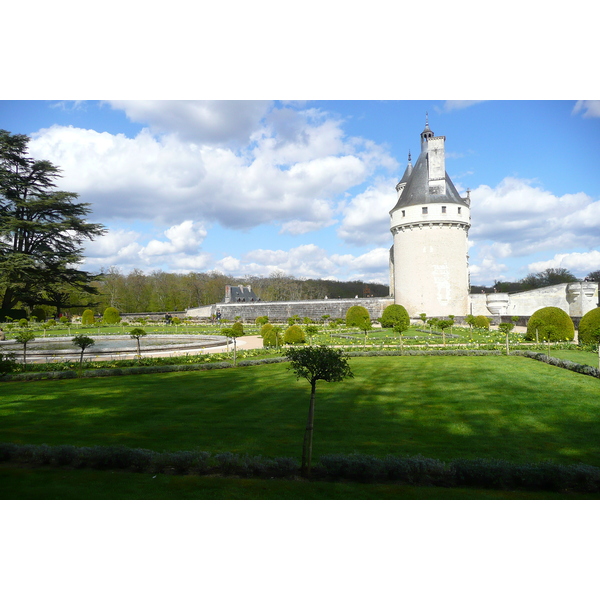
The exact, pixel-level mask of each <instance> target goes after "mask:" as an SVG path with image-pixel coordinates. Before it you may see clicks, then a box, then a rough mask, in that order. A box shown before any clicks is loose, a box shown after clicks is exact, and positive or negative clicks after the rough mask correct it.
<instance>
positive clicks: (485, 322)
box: [473, 315, 490, 329]
mask: <svg viewBox="0 0 600 600" xmlns="http://www.w3.org/2000/svg"><path fill="white" fill-rule="evenodd" d="M473 327H477V328H478V329H489V328H490V320H489V319H488V318H487V317H486V316H484V315H477V316H476V317H475V319H474V320H473Z"/></svg>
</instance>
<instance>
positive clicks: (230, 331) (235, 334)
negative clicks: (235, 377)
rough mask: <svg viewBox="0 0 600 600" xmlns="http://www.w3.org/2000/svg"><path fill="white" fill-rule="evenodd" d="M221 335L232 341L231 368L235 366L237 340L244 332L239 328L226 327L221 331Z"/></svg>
mask: <svg viewBox="0 0 600 600" xmlns="http://www.w3.org/2000/svg"><path fill="white" fill-rule="evenodd" d="M221 333H222V334H223V335H225V336H227V337H228V338H230V339H232V340H233V366H234V367H236V366H237V342H236V340H237V338H239V337H241V336H243V335H244V330H243V329H240V328H239V327H235V326H234V327H226V328H225V329H221Z"/></svg>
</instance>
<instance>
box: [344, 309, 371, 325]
mask: <svg viewBox="0 0 600 600" xmlns="http://www.w3.org/2000/svg"><path fill="white" fill-rule="evenodd" d="M370 318H371V315H370V314H369V311H368V310H367V309H366V308H365V307H364V306H351V307H350V308H349V309H348V312H347V313H346V325H347V326H348V327H358V326H359V325H362V324H363V323H364V322H365V319H370Z"/></svg>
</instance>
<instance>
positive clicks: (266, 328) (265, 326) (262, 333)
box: [260, 323, 273, 338]
mask: <svg viewBox="0 0 600 600" xmlns="http://www.w3.org/2000/svg"><path fill="white" fill-rule="evenodd" d="M271 329H273V325H271V323H264V324H263V326H262V327H261V328H260V336H261V337H262V338H264V337H265V335H266V333H267V332H268V331H270V330H271Z"/></svg>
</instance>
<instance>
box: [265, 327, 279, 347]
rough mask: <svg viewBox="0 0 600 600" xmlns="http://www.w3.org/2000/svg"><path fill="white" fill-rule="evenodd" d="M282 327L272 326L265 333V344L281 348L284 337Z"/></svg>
mask: <svg viewBox="0 0 600 600" xmlns="http://www.w3.org/2000/svg"><path fill="white" fill-rule="evenodd" d="M280 329H281V328H280V327H270V328H269V329H267V331H266V332H265V334H264V335H263V346H264V347H265V348H267V347H273V346H274V347H276V348H279V347H281V345H282V344H283V339H282V337H281V333H280Z"/></svg>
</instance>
